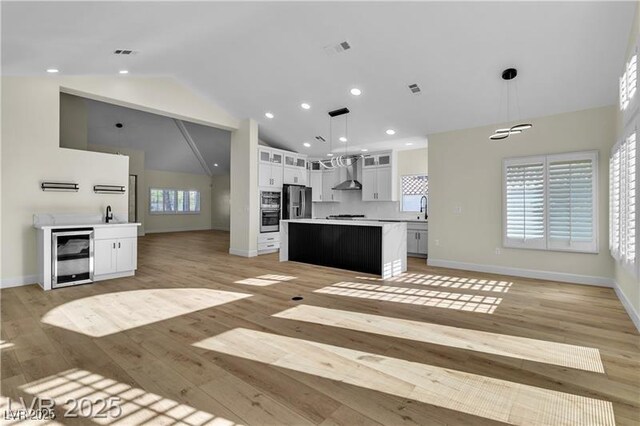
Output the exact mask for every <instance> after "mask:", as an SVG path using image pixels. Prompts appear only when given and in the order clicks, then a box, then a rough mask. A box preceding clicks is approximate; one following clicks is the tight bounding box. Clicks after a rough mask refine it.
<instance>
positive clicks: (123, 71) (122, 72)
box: [118, 70, 129, 74]
mask: <svg viewBox="0 0 640 426" xmlns="http://www.w3.org/2000/svg"><path fill="white" fill-rule="evenodd" d="M118 72H119V73H120V74H129V71H128V70H120V71H118Z"/></svg>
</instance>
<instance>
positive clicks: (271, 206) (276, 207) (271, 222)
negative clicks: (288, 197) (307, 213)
mask: <svg viewBox="0 0 640 426" xmlns="http://www.w3.org/2000/svg"><path fill="white" fill-rule="evenodd" d="M281 195H282V194H281V193H280V192H279V191H261V192H260V233H265V232H278V231H280V199H281Z"/></svg>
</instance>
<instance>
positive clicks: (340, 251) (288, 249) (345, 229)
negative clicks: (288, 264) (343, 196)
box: [280, 219, 407, 278]
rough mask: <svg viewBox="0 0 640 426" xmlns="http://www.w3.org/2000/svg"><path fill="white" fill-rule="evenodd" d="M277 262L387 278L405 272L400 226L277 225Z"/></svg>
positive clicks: (307, 221) (300, 222)
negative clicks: (278, 247) (288, 261)
mask: <svg viewBox="0 0 640 426" xmlns="http://www.w3.org/2000/svg"><path fill="white" fill-rule="evenodd" d="M280 233H281V235H280V245H281V246H280V261H287V260H291V261H295V262H302V263H310V264H313V265H320V266H328V267H332V268H340V269H347V270H350V271H356V272H363V273H369V274H374V275H379V276H382V277H383V278H388V277H392V276H396V275H400V274H401V273H402V272H404V271H406V265H407V252H406V247H407V246H406V238H407V229H406V224H404V223H389V222H366V221H358V222H353V221H333V220H314V219H298V220H283V221H281V224H280Z"/></svg>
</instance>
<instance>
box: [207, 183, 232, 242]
mask: <svg viewBox="0 0 640 426" xmlns="http://www.w3.org/2000/svg"><path fill="white" fill-rule="evenodd" d="M230 209H231V179H230V176H229V175H226V176H213V177H212V179H211V228H212V229H219V230H223V231H228V230H229V223H230V214H231V210H230Z"/></svg>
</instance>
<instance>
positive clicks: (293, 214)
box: [282, 185, 311, 219]
mask: <svg viewBox="0 0 640 426" xmlns="http://www.w3.org/2000/svg"><path fill="white" fill-rule="evenodd" d="M282 206H283V210H282V218H283V219H311V188H309V187H307V186H302V185H284V186H283V187H282Z"/></svg>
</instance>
